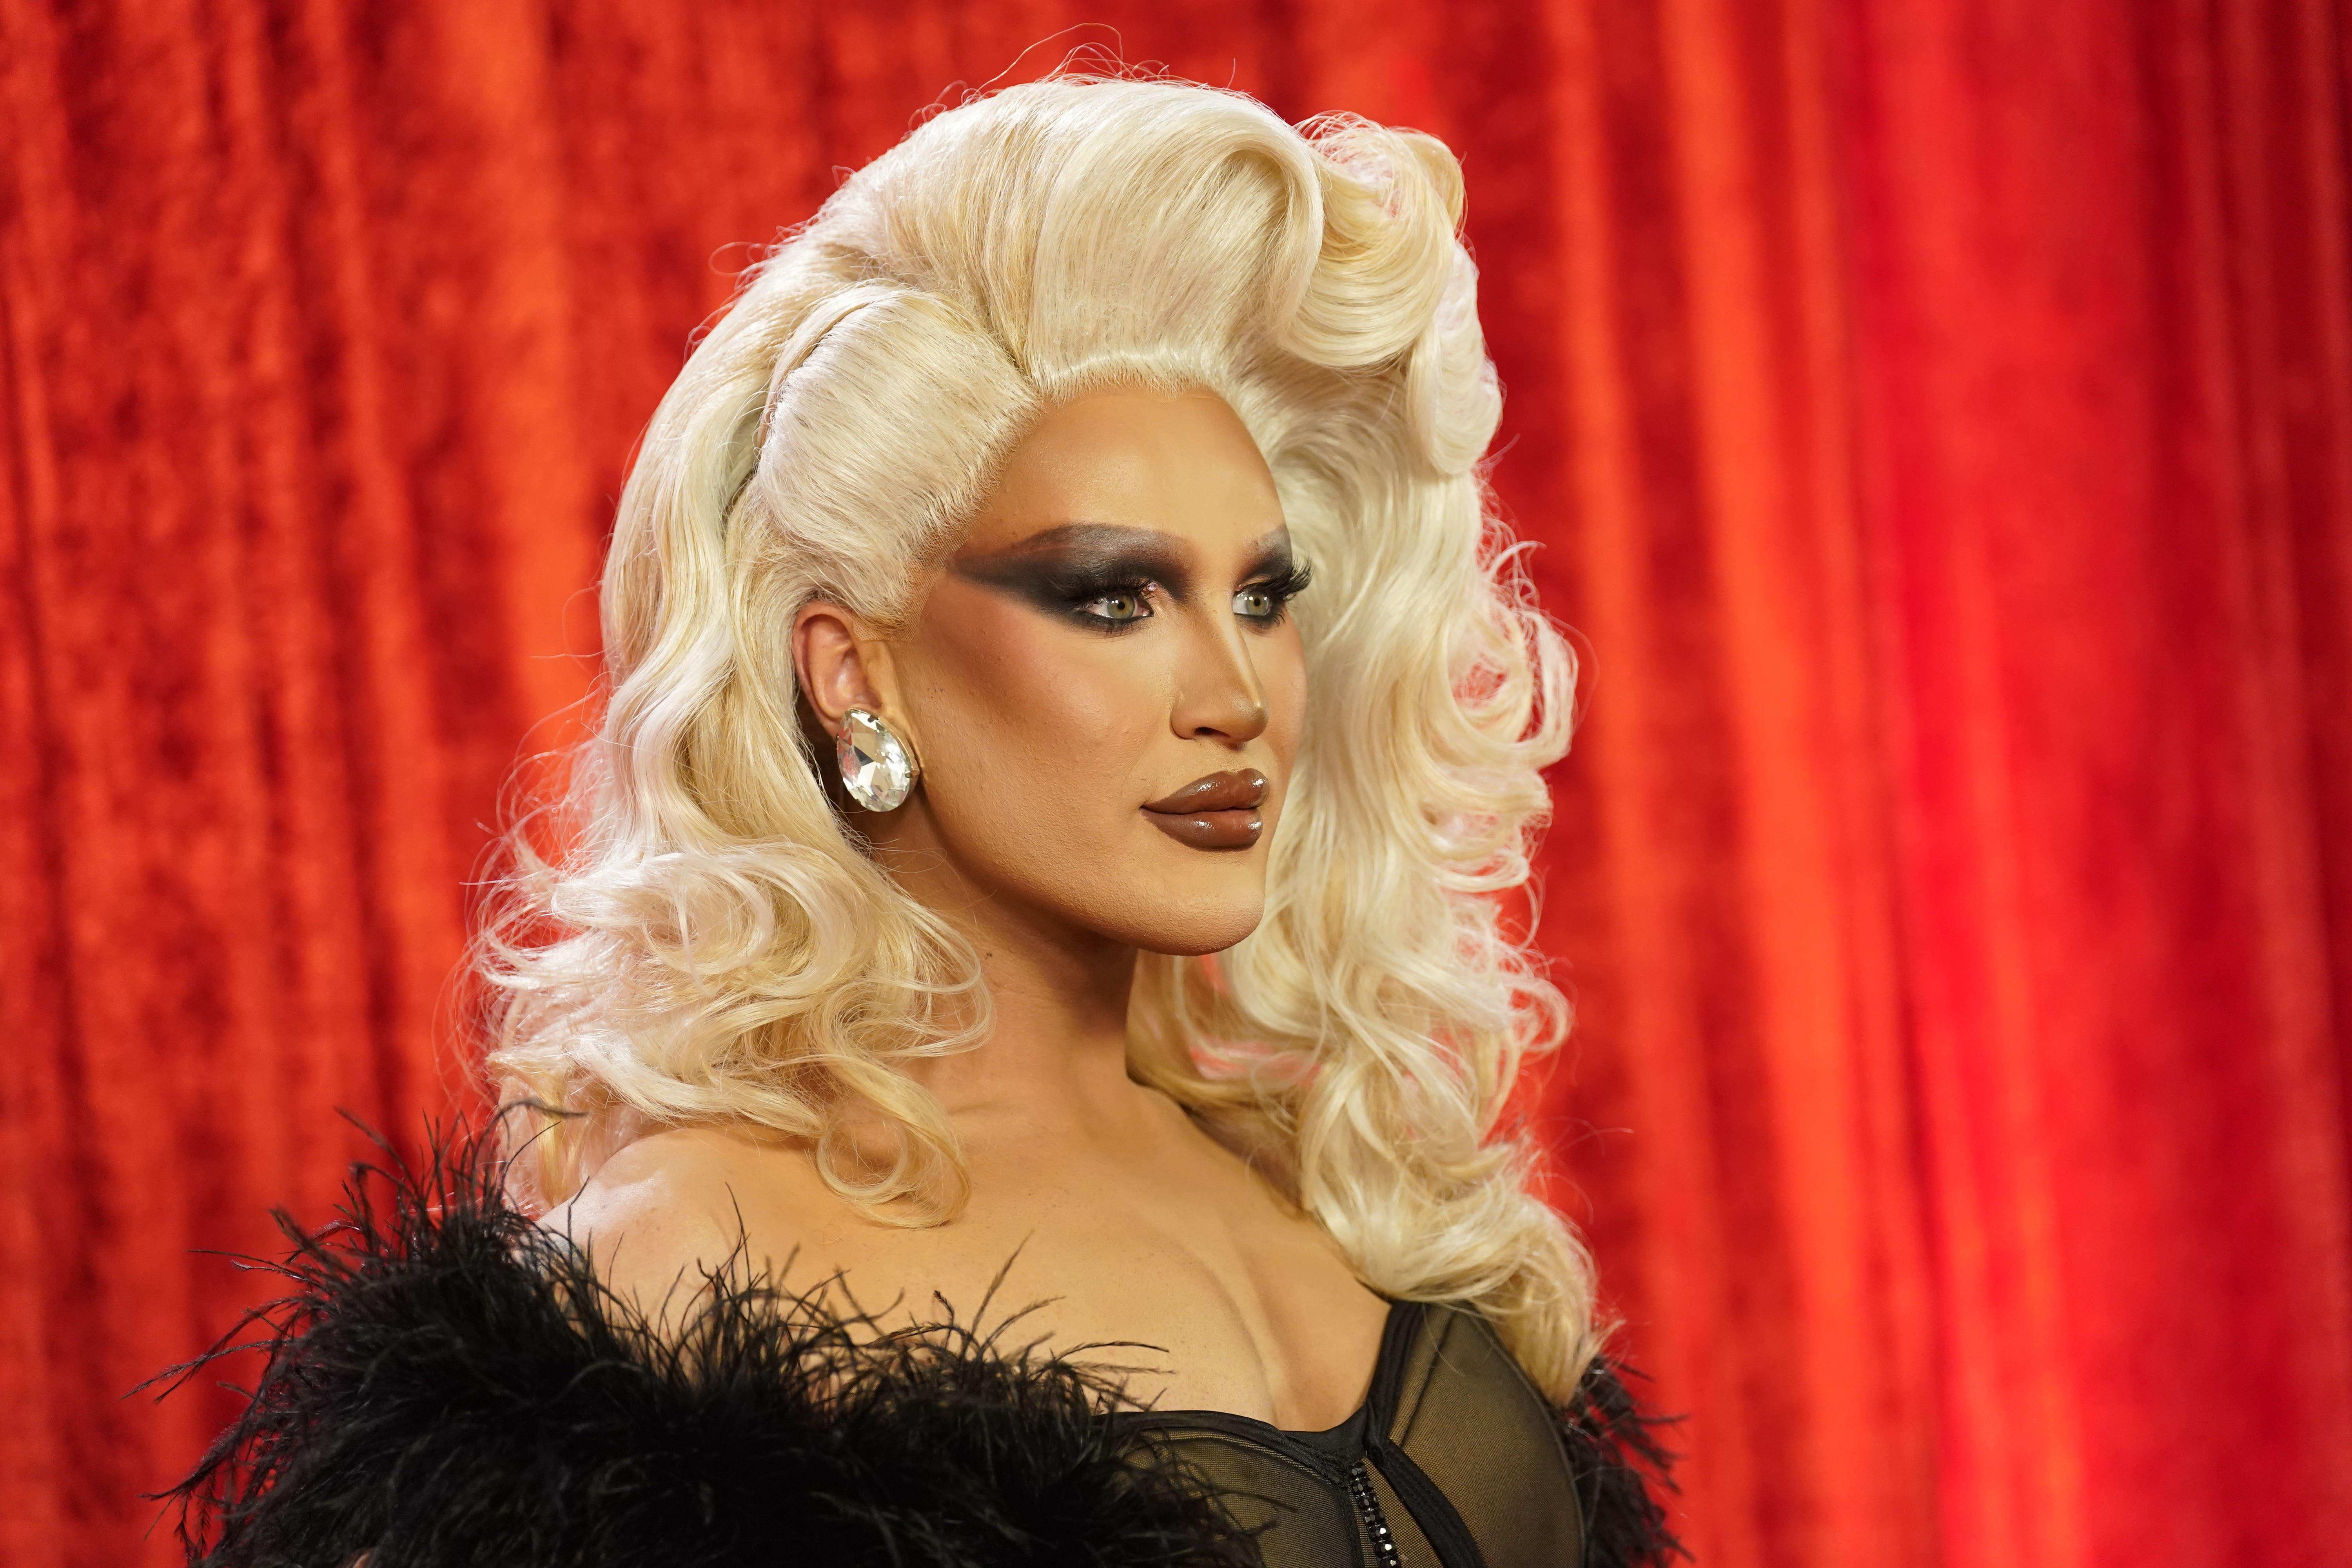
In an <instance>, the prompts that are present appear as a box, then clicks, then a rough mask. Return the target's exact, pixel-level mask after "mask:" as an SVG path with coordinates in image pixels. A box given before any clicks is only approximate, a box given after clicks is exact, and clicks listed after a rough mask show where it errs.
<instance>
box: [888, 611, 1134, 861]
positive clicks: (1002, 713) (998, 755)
mask: <svg viewBox="0 0 2352 1568" xmlns="http://www.w3.org/2000/svg"><path fill="white" fill-rule="evenodd" d="M940 596H941V597H949V595H940ZM934 612H935V613H931V614H927V615H926V616H925V617H924V621H923V624H922V626H921V627H920V630H919V638H918V646H917V647H916V648H915V649H914V650H912V651H914V653H915V655H916V657H915V658H912V659H910V660H908V665H909V666H910V667H911V668H909V669H908V675H909V676H910V677H911V678H912V679H910V681H909V686H910V690H909V692H908V696H909V698H910V699H911V706H912V707H913V709H914V710H915V712H916V714H917V715H918V717H919V722H920V726H921V744H922V747H923V752H924V757H923V766H924V772H925V775H926V790H927V793H928V794H929V796H930V798H931V801H932V805H933V809H934V811H935V812H936V813H937V814H938V815H939V816H940V826H941V827H942V828H944V829H946V830H948V831H949V832H950V833H951V834H952V835H953V836H955V837H960V838H967V839H970V840H973V841H977V842H982V843H986V842H989V841H992V840H1003V839H1007V838H1012V839H1017V840H1020V841H1022V842H1024V843H1028V844H1034V843H1037V842H1039V841H1041V840H1055V839H1066V838H1069V837H1073V833H1072V831H1071V830H1073V829H1081V830H1082V829H1084V828H1085V827H1086V826H1087V825H1089V824H1093V825H1094V826H1097V827H1098V828H1099V827H1101V826H1108V825H1110V824H1112V823H1113V822H1114V821H1115V823H1116V826H1119V827H1124V826H1127V823H1126V818H1127V816H1129V814H1130V813H1132V811H1133V810H1134V808H1135V806H1136V805H1139V803H1140V801H1141V800H1142V798H1143V797H1142V796H1140V795H1137V796H1135V798H1134V799H1129V798H1128V797H1129V795H1132V794H1133V791H1134V788H1135V787H1136V782H1137V780H1138V778H1139V773H1140V770H1139V766H1138V763H1139V758H1140V757H1141V754H1142V753H1143V752H1144V751H1145V749H1146V748H1147V747H1148V745H1149V743H1150V740H1151V738H1152V736H1153V735H1154V734H1155V733H1156V732H1157V731H1159V730H1161V729H1164V728H1165V710H1166V700H1165V695H1164V691H1163V689H1162V682H1161V681H1160V680H1159V679H1156V672H1155V671H1154V670H1153V668H1152V667H1151V661H1150V660H1149V659H1141V658H1136V657H1135V656H1134V650H1132V649H1131V648H1122V647H1118V645H1117V643H1116V642H1115V641H1114V639H1108V638H1104V639H1095V638H1089V637H1074V636H1072V635H1071V633H1070V632H1069V631H1067V630H1066V629H1065V628H1063V627H1059V626H1054V625H1053V624H1052V623H1050V622H1048V621H1046V620H1045V618H1044V617H1042V616H1038V615H1036V614H1035V613H1034V612H1033V611H1029V610H1026V609H1024V608H1023V607H1021V606H1018V605H1006V604H1003V602H1002V601H999V600H996V599H994V597H993V596H992V595H969V596H966V595H953V596H952V598H951V601H950V603H949V604H945V605H935V606H934ZM1096 818H1102V819H1103V821H1102V822H1101V823H1095V822H1094V819H1096ZM1076 837H1086V834H1085V833H1084V832H1083V831H1080V832H1078V833H1077V834H1076Z"/></svg>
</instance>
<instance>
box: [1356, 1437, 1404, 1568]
mask: <svg viewBox="0 0 2352 1568" xmlns="http://www.w3.org/2000/svg"><path fill="white" fill-rule="evenodd" d="M1348 1495H1349V1497H1351V1498H1353V1499H1355V1500H1356V1517H1357V1518H1359V1519H1360V1520H1362V1521H1364V1533H1365V1534H1367V1535H1369V1536H1370V1537H1371V1538H1372V1559H1373V1568H1397V1563H1398V1558H1397V1544H1396V1537H1395V1536H1394V1535H1393V1534H1391V1532H1390V1531H1389V1521H1388V1516H1387V1515H1386V1514H1383V1513H1382V1512H1381V1500H1380V1494H1379V1493H1377V1492H1375V1491H1373V1490H1372V1476H1371V1472H1370V1471H1369V1470H1367V1469H1365V1468H1364V1461H1363V1460H1361V1459H1358V1460H1357V1461H1356V1462H1355V1464H1354V1466H1353V1467H1352V1468H1349V1471H1348Z"/></svg>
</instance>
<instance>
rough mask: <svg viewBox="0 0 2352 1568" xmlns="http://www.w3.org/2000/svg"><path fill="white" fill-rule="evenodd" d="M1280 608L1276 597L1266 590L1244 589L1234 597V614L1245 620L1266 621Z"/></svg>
mask: <svg viewBox="0 0 2352 1568" xmlns="http://www.w3.org/2000/svg"><path fill="white" fill-rule="evenodd" d="M1279 608H1281V605H1279V604H1277V603H1276V599H1275V596H1274V595H1272V594H1269V593H1267V592H1266V591H1265V589H1264V588H1244V589H1243V590H1242V591H1241V592H1240V593H1238V594H1235V595H1234V614H1235V615H1237V616H1242V617H1243V618H1244V619H1245V620H1252V621H1262V620H1265V619H1266V618H1267V617H1268V616H1272V615H1273V614H1274V612H1275V611H1276V610H1277V609H1279Z"/></svg>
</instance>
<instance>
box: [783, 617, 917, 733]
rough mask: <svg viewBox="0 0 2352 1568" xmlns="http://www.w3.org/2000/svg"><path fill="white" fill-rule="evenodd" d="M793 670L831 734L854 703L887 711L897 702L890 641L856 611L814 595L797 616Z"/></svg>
mask: <svg viewBox="0 0 2352 1568" xmlns="http://www.w3.org/2000/svg"><path fill="white" fill-rule="evenodd" d="M793 674H795V675H796V676H798V677H799V678H800V683H801V695H802V696H803V697H804V698H806V699H807V700H808V705H809V708H810V709H811V710H812V711H814V713H815V714H816V717H817V721H818V722H819V723H821V724H822V725H824V728H825V730H826V731H827V732H828V733H833V734H838V733H839V732H840V730H841V722H842V715H843V714H845V713H846V712H848V711H849V710H851V709H852V708H863V709H865V710H866V711H868V712H870V713H880V714H887V713H889V712H890V711H891V708H892V707H893V703H892V702H891V698H892V697H893V696H894V695H895V689H894V687H895V683H894V682H893V681H892V679H891V670H890V647H889V644H887V642H885V641H883V640H882V639H881V638H880V637H876V636H875V635H874V633H873V630H872V628H871V627H869V626H866V623H865V621H864V620H863V619H861V618H860V617H859V616H858V615H857V613H856V611H854V610H848V609H845V608H843V607H842V606H841V605H836V604H834V603H832V602H831V601H829V600H825V599H812V600H810V601H809V602H808V603H807V604H805V605H802V606H801V611H800V614H799V615H797V616H793Z"/></svg>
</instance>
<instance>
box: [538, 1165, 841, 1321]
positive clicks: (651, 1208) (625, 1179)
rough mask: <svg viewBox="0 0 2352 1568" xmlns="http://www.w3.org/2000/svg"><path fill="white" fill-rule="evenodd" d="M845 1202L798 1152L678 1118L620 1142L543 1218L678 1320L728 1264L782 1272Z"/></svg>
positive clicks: (599, 1272) (626, 1286)
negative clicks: (679, 1123) (682, 1123)
mask: <svg viewBox="0 0 2352 1568" xmlns="http://www.w3.org/2000/svg"><path fill="white" fill-rule="evenodd" d="M840 1206H841V1200H840V1199H838V1198H837V1197H835V1195H834V1194H832V1192H830V1191H829V1190H828V1189H827V1188H826V1187H825V1185H824V1182H823V1181H822V1180H820V1179H819V1178H818V1176H817V1174H816V1173H815V1169H814V1164H813V1163H811V1162H809V1161H808V1160H807V1159H806V1158H805V1157H804V1156H803V1154H802V1152H800V1151H798V1150H796V1149H794V1148H793V1147H791V1146H788V1145H780V1144H778V1143H776V1142H772V1141H769V1140H762V1139H755V1138H751V1137H746V1136H744V1135H741V1134H738V1133H736V1132H733V1131H730V1130H728V1129H724V1128H719V1127H681V1128H671V1129H667V1130H665V1131H658V1132H654V1133H650V1134H648V1135H646V1136H645V1137H642V1138H639V1139H637V1140H635V1142H631V1143H629V1144H627V1145H626V1146H625V1147H624V1148H622V1149H620V1150H619V1151H618V1152H615V1153H614V1154H613V1155H612V1157H611V1158H609V1159H607V1160H606V1161H604V1163H603V1164H601V1165H600V1166H598V1167H597V1169H596V1170H595V1171H594V1172H593V1173H592V1174H591V1175H590V1176H589V1178H588V1180H587V1181H586V1182H585V1183H584V1184H583V1185H582V1186H581V1188H580V1190H579V1191H578V1192H577V1193H575V1194H572V1197H571V1199H570V1200H569V1201H567V1202H565V1203H564V1204H562V1205H559V1206H558V1207H557V1208H555V1209H554V1210H552V1211H551V1212H550V1213H549V1214H548V1215H546V1216H545V1218H543V1219H542V1220H541V1222H540V1224H541V1228H542V1229H544V1230H546V1231H548V1232H550V1233H551V1234H552V1235H554V1236H557V1237H562V1238H563V1239H564V1240H566V1241H568V1242H570V1243H571V1244H572V1247H574V1248H576V1249H577V1250H578V1251H579V1252H580V1253H581V1254H582V1255H583V1257H585V1258H587V1259H588V1261H589V1263H590V1265H591V1266H592V1267H593V1269H594V1270H595V1274H596V1277H597V1278H598V1279H600V1280H601V1281H603V1283H604V1286H605V1287H606V1288H607V1289H611V1290H612V1291H613V1292H614V1294H615V1295H617V1296H619V1297H621V1298H622V1299H623V1300H626V1301H628V1302H630V1303H631V1304H632V1305H633V1306H634V1307H635V1308H636V1309H637V1310H640V1311H641V1312H644V1313H645V1314H646V1316H647V1317H648V1318H651V1319H655V1320H675V1319H676V1318H677V1316H678V1315H679V1314H680V1312H681V1311H682V1310H684V1309H685V1308H686V1307H687V1306H688V1304H689V1303H690V1302H691V1301H692V1300H694V1299H695V1298H696V1297H697V1296H698V1295H699V1294H701V1293H703V1292H704V1289H705V1288H706V1286H707V1285H708V1284H709V1281H710V1280H711V1279H713V1278H714V1277H716V1276H717V1275H719V1274H720V1273H722V1272H732V1271H737V1270H739V1269H748V1271H749V1272H750V1273H752V1274H759V1273H762V1272H765V1273H767V1274H769V1275H770V1276H772V1277H775V1278H777V1279H781V1277H782V1275H783V1274H784V1273H785V1272H786V1271H787V1270H788V1269H789V1268H790V1267H791V1265H792V1264H793V1262H794V1261H795V1260H796V1259H797V1258H798V1256H799V1254H800V1252H801V1250H802V1247H803V1244H804V1243H806V1242H807V1241H808V1240H809V1239H810V1238H811V1237H812V1235H813V1234H820V1233H822V1232H823V1231H824V1230H826V1229H828V1228H830V1227H829V1226H827V1225H826V1224H825V1221H826V1220H828V1219H829V1218H831V1217H832V1211H834V1210H836V1209H838V1208H839V1207H840Z"/></svg>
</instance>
